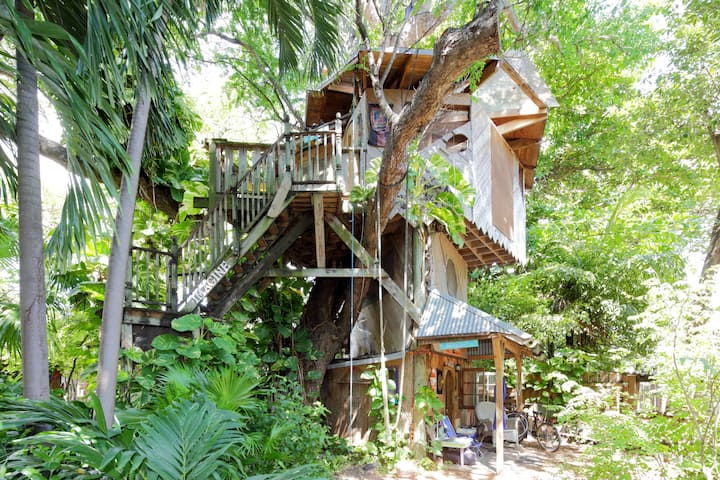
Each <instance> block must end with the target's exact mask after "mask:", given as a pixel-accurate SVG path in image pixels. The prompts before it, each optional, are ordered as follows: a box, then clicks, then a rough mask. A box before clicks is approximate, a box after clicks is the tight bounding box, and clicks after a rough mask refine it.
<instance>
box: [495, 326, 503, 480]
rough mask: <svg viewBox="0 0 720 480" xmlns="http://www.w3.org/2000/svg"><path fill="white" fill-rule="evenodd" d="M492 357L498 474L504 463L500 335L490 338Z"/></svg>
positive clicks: (501, 338)
mask: <svg viewBox="0 0 720 480" xmlns="http://www.w3.org/2000/svg"><path fill="white" fill-rule="evenodd" d="M492 345H493V359H494V360H495V455H496V461H495V473H497V474H498V475H500V474H501V473H502V471H503V464H504V463H505V450H504V448H505V445H504V442H505V431H504V429H503V428H504V426H503V419H504V417H505V406H504V405H503V398H502V393H503V377H504V376H505V368H504V367H505V339H504V338H503V336H502V335H495V336H493V338H492Z"/></svg>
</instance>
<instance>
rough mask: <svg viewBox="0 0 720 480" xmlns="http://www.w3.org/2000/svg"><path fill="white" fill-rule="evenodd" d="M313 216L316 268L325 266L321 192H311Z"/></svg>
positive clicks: (323, 213)
mask: <svg viewBox="0 0 720 480" xmlns="http://www.w3.org/2000/svg"><path fill="white" fill-rule="evenodd" d="M312 205H313V217H314V225H315V259H316V261H317V266H318V268H325V221H324V219H323V216H324V215H325V212H324V205H323V194H322V193H313V194H312Z"/></svg>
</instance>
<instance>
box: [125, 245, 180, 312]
mask: <svg viewBox="0 0 720 480" xmlns="http://www.w3.org/2000/svg"><path fill="white" fill-rule="evenodd" d="M173 250H174V251H162V250H155V249H152V248H144V247H132V248H131V249H130V260H129V266H128V279H127V283H126V291H125V304H126V305H127V306H142V307H146V308H153V309H155V310H163V311H174V310H176V309H177V250H176V246H174V247H173Z"/></svg>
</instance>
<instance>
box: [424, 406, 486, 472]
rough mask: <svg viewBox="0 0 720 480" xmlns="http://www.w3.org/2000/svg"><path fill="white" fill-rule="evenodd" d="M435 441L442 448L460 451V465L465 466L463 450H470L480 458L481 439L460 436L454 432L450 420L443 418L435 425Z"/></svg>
mask: <svg viewBox="0 0 720 480" xmlns="http://www.w3.org/2000/svg"><path fill="white" fill-rule="evenodd" d="M435 440H437V441H438V442H439V443H440V446H441V447H442V448H455V449H458V450H459V451H460V465H462V466H464V465H465V450H466V449H470V450H472V451H473V452H475V454H476V455H477V456H478V458H479V457H480V456H482V452H481V451H480V447H481V446H482V439H480V440H478V439H477V438H475V436H467V437H466V436H460V435H458V434H457V432H455V428H454V427H453V425H452V423H451V422H450V419H449V418H448V417H447V416H445V417H443V419H442V420H441V421H440V422H438V423H437V424H436V425H435Z"/></svg>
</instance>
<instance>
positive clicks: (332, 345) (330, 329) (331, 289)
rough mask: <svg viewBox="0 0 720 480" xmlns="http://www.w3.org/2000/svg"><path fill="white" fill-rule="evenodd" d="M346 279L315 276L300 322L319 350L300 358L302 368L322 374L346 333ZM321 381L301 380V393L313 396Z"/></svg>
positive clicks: (321, 375) (347, 308)
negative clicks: (316, 354)
mask: <svg viewBox="0 0 720 480" xmlns="http://www.w3.org/2000/svg"><path fill="white" fill-rule="evenodd" d="M348 287H349V282H348V281H347V280H338V279H333V278H318V279H316V280H315V285H314V286H313V289H312V290H311V292H310V298H309V299H308V302H307V304H306V305H305V309H304V310H303V315H302V319H301V321H300V324H301V325H302V327H304V328H305V329H307V331H308V333H309V334H310V340H312V344H313V348H314V349H316V350H319V351H321V352H323V354H322V357H320V358H319V359H317V360H314V361H313V360H304V361H303V367H304V371H306V372H308V371H310V370H316V371H318V372H320V378H321V379H322V378H324V377H325V372H326V371H327V367H328V365H330V362H332V360H333V358H335V354H336V353H337V352H338V351H339V350H340V349H341V348H342V346H343V345H344V344H345V342H346V341H347V340H348V337H349V335H350V317H349V314H350V309H349V306H348V305H347V304H348V302H346V301H345V300H346V299H347V298H348ZM321 385H322V380H320V381H312V380H307V379H306V380H305V385H304V388H305V393H306V394H308V395H309V396H311V397H312V396H313V395H317V394H318V393H319V391H320V386H321Z"/></svg>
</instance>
